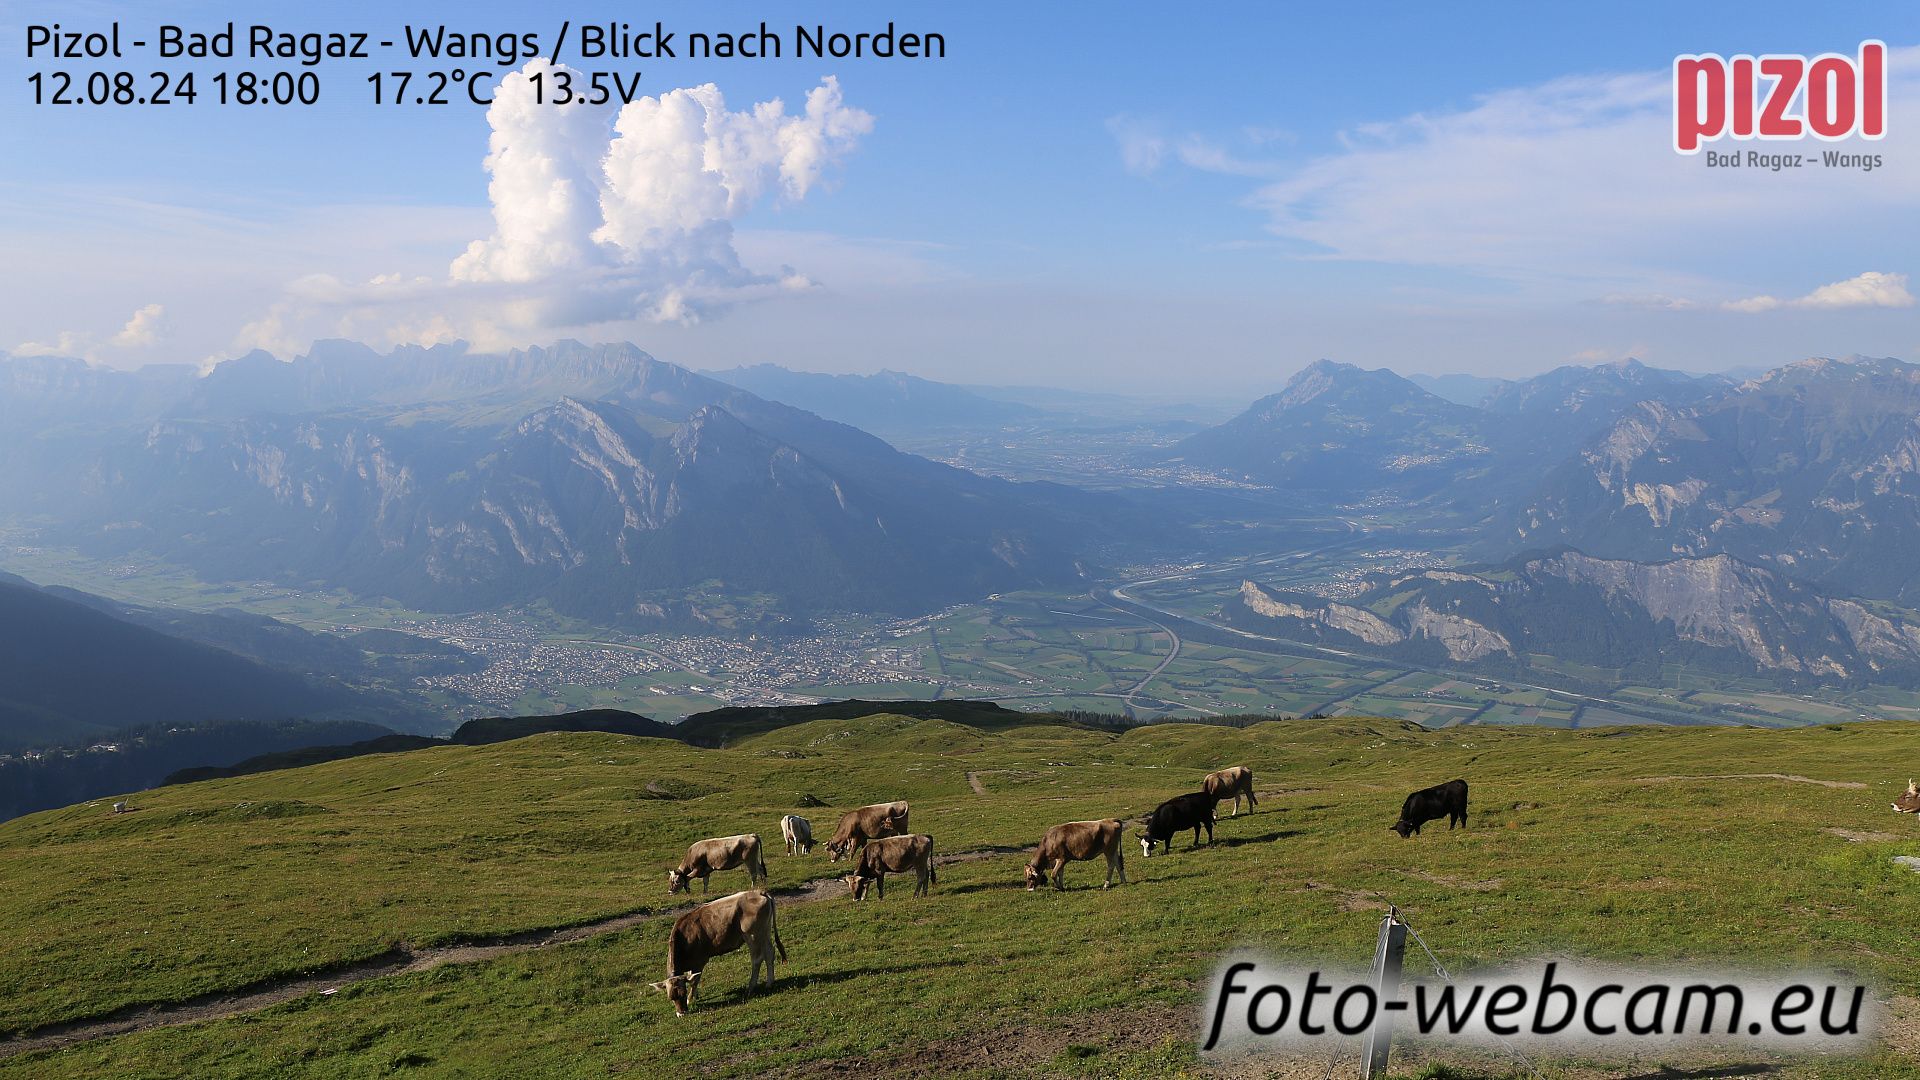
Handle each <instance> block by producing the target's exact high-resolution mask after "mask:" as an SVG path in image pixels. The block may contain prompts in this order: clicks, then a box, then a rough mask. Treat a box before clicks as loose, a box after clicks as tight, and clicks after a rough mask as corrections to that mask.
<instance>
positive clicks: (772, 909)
mask: <svg viewBox="0 0 1920 1080" xmlns="http://www.w3.org/2000/svg"><path fill="white" fill-rule="evenodd" d="M767 917H768V918H769V919H771V920H772V921H773V947H774V949H775V950H776V951H778V952H779V953H780V962H781V963H783V964H784V963H786V962H787V947H786V945H785V944H783V943H782V942H781V941H780V906H779V905H778V904H775V903H774V902H773V898H772V897H768V898H767Z"/></svg>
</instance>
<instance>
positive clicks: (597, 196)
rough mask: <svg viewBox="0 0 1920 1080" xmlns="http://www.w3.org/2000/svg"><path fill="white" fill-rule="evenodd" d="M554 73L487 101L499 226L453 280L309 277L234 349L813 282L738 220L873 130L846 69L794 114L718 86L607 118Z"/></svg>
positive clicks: (632, 106) (534, 327) (681, 308)
mask: <svg viewBox="0 0 1920 1080" xmlns="http://www.w3.org/2000/svg"><path fill="white" fill-rule="evenodd" d="M554 69H555V68H554V65H551V64H549V63H548V62H547V61H545V60H534V61H531V62H529V63H528V64H527V66H526V67H525V68H524V69H522V70H521V71H519V72H515V73H514V74H512V75H509V76H507V77H506V78H504V79H502V80H501V83H500V87H499V89H498V91H497V92H496V94H495V97H494V102H493V104H492V105H491V106H489V107H488V109H487V123H488V124H489V126H490V127H491V128H492V131H491V134H490V135H489V137H488V144H487V156H486V160H485V168H486V170H487V174H488V184H487V194H488V200H489V202H490V204H491V216H492V225H493V227H492V231H491V232H490V233H489V234H488V235H487V236H485V237H483V238H481V239H478V240H474V241H473V242H471V243H470V244H468V245H467V247H466V250H465V251H463V252H461V253H460V254H459V255H458V256H457V257H455V258H454V259H453V260H452V261H451V263H450V265H449V266H448V268H447V273H446V276H445V277H444V278H439V277H419V276H414V277H406V276H404V275H381V276H377V277H374V278H372V279H371V280H364V281H352V282H350V281H344V280H340V279H337V278H335V277H333V276H331V275H327V274H312V275H308V276H306V277H303V278H301V279H299V280H298V281H296V282H295V283H294V284H293V285H291V286H290V287H289V288H288V289H287V291H286V293H285V295H284V296H283V297H282V298H281V299H280V300H279V301H277V302H276V303H274V304H273V305H272V307H271V309H270V310H269V311H267V312H266V313H265V314H264V315H262V316H261V317H260V318H258V319H256V320H254V321H253V322H251V323H249V324H248V326H247V327H246V328H245V329H244V330H243V331H242V332H241V334H240V335H239V337H238V339H236V341H235V343H234V344H235V347H237V348H243V349H244V348H256V347H257V348H266V349H270V350H272V351H275V352H283V351H287V350H290V349H297V348H300V347H303V346H304V345H305V344H306V343H307V342H309V341H311V340H312V339H313V338H315V337H322V336H336V335H337V336H348V337H356V338H360V339H363V340H367V341H369V342H373V343H399V342H403V341H420V340H425V339H429V338H431V339H436V340H445V339H447V338H451V337H463V338H466V339H468V340H470V341H473V342H475V343H476V344H479V345H482V346H496V345H506V344H518V343H522V342H525V341H530V340H537V339H539V338H542V337H546V336H551V335H553V334H560V333H569V332H584V331H587V330H589V329H591V328H593V327H596V326H601V325H605V324H609V323H621V322H632V321H651V322H691V321H696V320H698V319H700V318H703V317H705V316H707V315H710V314H712V313H714V312H717V311H720V310H723V309H724V308H726V307H728V306H729V305H732V304H737V303H741V302H745V301H750V300H753V299H756V298H760V297H765V296H773V295H780V294H790V293H793V292H796V291H800V290H805V289H809V288H813V287H814V285H813V282H812V281H811V280H810V279H809V278H808V277H807V276H806V275H804V274H803V273H801V272H800V271H797V270H795V269H793V268H791V267H786V266H780V267H775V268H772V269H770V270H768V271H756V270H754V269H750V268H749V267H748V266H747V265H745V264H744V263H743V262H742V260H741V258H740V255H739V252H738V251H737V250H736V248H735V246H734V223H735V222H736V221H737V220H738V219H739V218H741V217H742V216H743V215H745V214H746V213H748V212H749V211H750V210H752V209H754V208H755V207H757V206H760V205H762V204H765V203H768V202H782V201H784V202H797V201H799V200H801V199H804V198H806V197H807V195H808V194H809V193H810V192H812V191H813V190H815V189H816V188H818V187H819V186H820V185H821V183H822V182H823V181H824V179H825V178H826V177H827V175H828V173H829V172H830V170H831V169H832V168H833V167H834V166H835V165H836V164H838V163H839V162H840V161H841V160H842V159H843V158H845V157H846V155H847V154H848V153H850V152H851V151H852V150H853V149H854V148H855V147H856V146H857V145H858V144H859V141H860V139H861V137H862V136H864V135H866V134H867V133H868V132H870V131H872V130H873V117H872V116H871V115H869V114H868V113H866V112H864V111H862V110H860V109H856V108H852V107H850V106H848V105H847V104H846V102H845V100H844V99H843V97H842V94H841V90H840V84H839V81H838V80H837V79H835V78H834V77H833V76H827V77H826V78H824V79H822V80H821V82H820V85H818V86H816V87H814V88H813V89H812V90H811V91H809V92H808V94H807V96H806V100H805V102H804V104H803V105H802V106H801V108H800V109H799V111H797V112H789V111H788V109H787V106H786V104H785V103H784V102H782V101H781V100H779V99H777V98H775V99H773V100H769V101H762V102H758V103H755V104H753V105H751V106H749V107H747V108H744V109H739V110H735V109H732V108H730V107H729V106H728V104H727V101H726V97H725V95H723V94H722V93H721V91H720V88H719V87H717V86H715V85H713V84H711V83H709V84H707V85H704V86H695V87H686V88H682V89H677V90H671V91H668V92H666V93H663V94H660V95H658V96H656V97H644V98H640V99H638V100H635V101H633V102H631V103H629V104H627V105H625V106H624V107H622V108H621V109H619V110H618V112H617V113H610V111H609V110H605V109H597V108H592V107H586V106H575V105H566V106H558V105H553V104H550V103H541V102H539V101H538V100H537V99H536V96H535V84H534V83H533V82H532V81H531V79H530V76H532V75H535V74H541V73H546V72H550V71H552V70H554ZM559 69H560V70H566V69H565V66H564V65H560V68H559ZM575 74H576V76H577V73H575Z"/></svg>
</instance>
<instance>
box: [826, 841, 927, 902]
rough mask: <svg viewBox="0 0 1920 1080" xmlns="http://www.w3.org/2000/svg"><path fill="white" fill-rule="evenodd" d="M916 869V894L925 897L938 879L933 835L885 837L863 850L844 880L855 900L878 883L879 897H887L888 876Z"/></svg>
mask: <svg viewBox="0 0 1920 1080" xmlns="http://www.w3.org/2000/svg"><path fill="white" fill-rule="evenodd" d="M909 870H911V871H913V875H914V883H913V895H915V896H925V895H926V894H927V891H928V889H927V887H928V885H930V884H931V883H933V882H935V881H938V880H939V875H938V874H937V873H936V872H935V871H934V869H933V837H931V836H882V837H877V838H875V839H874V840H873V841H872V842H871V843H869V844H867V846H865V847H863V848H861V849H860V861H859V863H858V864H857V865H856V866H854V868H853V873H851V874H848V875H847V876H846V877H845V878H843V879H842V880H844V881H845V882H846V883H847V890H848V891H849V892H851V893H853V898H854V899H855V900H863V899H865V898H866V895H867V886H868V885H873V884H877V886H878V892H879V896H880V899H882V900H885V899H886V898H887V875H888V874H904V873H906V872H907V871H909Z"/></svg>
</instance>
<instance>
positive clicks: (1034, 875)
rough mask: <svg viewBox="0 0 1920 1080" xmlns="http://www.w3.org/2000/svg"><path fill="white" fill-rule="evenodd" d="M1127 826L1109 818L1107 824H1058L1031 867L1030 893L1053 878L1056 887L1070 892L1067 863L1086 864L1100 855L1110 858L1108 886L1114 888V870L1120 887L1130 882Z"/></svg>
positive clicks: (1094, 822) (1028, 888) (1052, 829)
mask: <svg viewBox="0 0 1920 1080" xmlns="http://www.w3.org/2000/svg"><path fill="white" fill-rule="evenodd" d="M1125 831H1126V826H1125V825H1122V824H1121V823H1120V822H1118V821H1115V820H1113V819H1112V818H1107V819H1106V820H1104V821H1069V822H1067V823H1066V824H1065V825H1055V826H1054V827H1053V828H1051V829H1048V830H1047V835H1046V836H1044V837H1041V839H1040V849H1039V850H1038V851H1035V852H1034V853H1033V861H1032V862H1029V863H1028V864H1027V891H1028V892H1032V891H1033V890H1034V889H1036V888H1038V887H1039V886H1040V885H1041V884H1043V883H1044V882H1045V881H1046V880H1047V878H1048V877H1049V876H1051V877H1052V878H1053V887H1054V888H1055V889H1059V890H1061V891H1065V890H1066V887H1067V886H1066V882H1065V879H1066V874H1067V863H1069V862H1084V861H1085V860H1087V859H1091V858H1094V857H1095V856H1098V855H1105V856H1106V857H1107V883H1106V884H1105V885H1102V886H1100V887H1101V888H1103V889H1105V888H1110V887H1111V886H1112V885H1113V874H1114V871H1116V870H1117V871H1119V872H1120V884H1122V885H1125V884H1126V883H1127V862H1126V857H1125V856H1124V855H1122V854H1121V852H1120V839H1121V836H1122V835H1123V834H1124V833H1125Z"/></svg>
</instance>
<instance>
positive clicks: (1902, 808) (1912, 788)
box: [1893, 780, 1920, 814]
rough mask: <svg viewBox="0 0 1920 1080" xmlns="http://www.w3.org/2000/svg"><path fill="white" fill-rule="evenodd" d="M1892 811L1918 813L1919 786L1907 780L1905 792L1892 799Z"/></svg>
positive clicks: (1919, 811) (1919, 806) (1919, 805)
mask: <svg viewBox="0 0 1920 1080" xmlns="http://www.w3.org/2000/svg"><path fill="white" fill-rule="evenodd" d="M1893 812H1894V813H1896V814H1912V813H1920V786H1916V785H1915V784H1914V782H1913V781H1912V780H1908V781H1907V790H1906V792H1905V794H1903V795H1901V796H1900V797H1899V798H1897V799H1895V800H1893Z"/></svg>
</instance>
